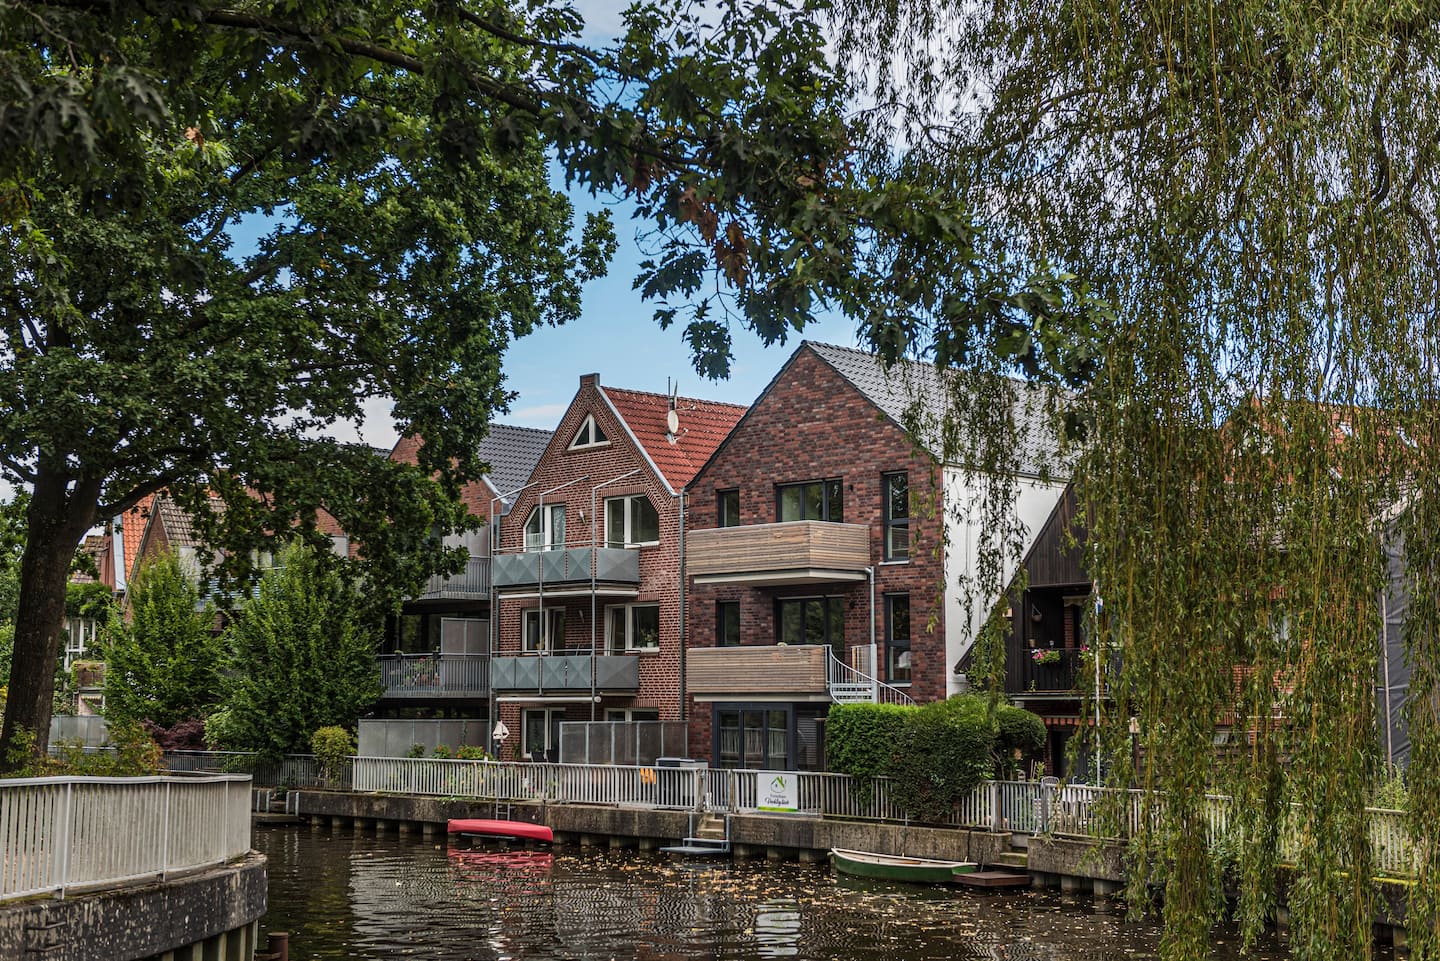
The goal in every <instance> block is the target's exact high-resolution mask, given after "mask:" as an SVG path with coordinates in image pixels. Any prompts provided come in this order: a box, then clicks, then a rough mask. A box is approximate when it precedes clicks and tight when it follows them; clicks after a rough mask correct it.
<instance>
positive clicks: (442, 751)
mask: <svg viewBox="0 0 1440 961" xmlns="http://www.w3.org/2000/svg"><path fill="white" fill-rule="evenodd" d="M430 756H431V757H438V758H440V759H441V760H442V761H448V760H450V748H449V747H447V746H446V745H444V744H437V745H435V750H434V751H432V752H431V753H430Z"/></svg>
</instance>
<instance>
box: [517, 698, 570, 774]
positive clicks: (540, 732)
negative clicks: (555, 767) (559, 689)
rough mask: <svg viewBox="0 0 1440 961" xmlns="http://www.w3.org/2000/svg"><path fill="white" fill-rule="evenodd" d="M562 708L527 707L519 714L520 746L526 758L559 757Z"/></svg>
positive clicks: (563, 717) (536, 759)
mask: <svg viewBox="0 0 1440 961" xmlns="http://www.w3.org/2000/svg"><path fill="white" fill-rule="evenodd" d="M564 719H565V712H564V711H563V710H558V709H556V710H546V709H542V708H527V709H526V710H525V711H524V712H522V713H521V715H520V747H521V750H522V752H523V753H524V756H525V759H526V760H531V761H540V760H545V761H558V760H559V759H560V722H561V721H562V720H564Z"/></svg>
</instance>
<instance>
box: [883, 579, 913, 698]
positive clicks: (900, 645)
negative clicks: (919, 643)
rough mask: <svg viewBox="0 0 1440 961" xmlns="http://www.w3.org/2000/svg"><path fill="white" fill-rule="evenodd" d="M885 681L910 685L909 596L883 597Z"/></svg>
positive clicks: (894, 595)
mask: <svg viewBox="0 0 1440 961" xmlns="http://www.w3.org/2000/svg"><path fill="white" fill-rule="evenodd" d="M885 680H887V681H889V682H891V683H892V684H909V683H910V595H909V594H886V595H885Z"/></svg>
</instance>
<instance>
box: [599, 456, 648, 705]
mask: <svg viewBox="0 0 1440 961" xmlns="http://www.w3.org/2000/svg"><path fill="white" fill-rule="evenodd" d="M638 473H640V468H638V467H636V468H634V469H633V470H628V471H626V472H625V473H623V474H620V475H618V476H616V477H612V478H610V479H609V480H607V481H602V482H600V483H599V484H596V485H595V486H594V487H592V488H590V720H592V721H593V720H595V702H596V701H597V700H598V699H599V695H598V694H596V692H595V617H596V610H595V576H596V570H597V568H599V566H600V553H599V551H600V542H599V537H600V534H599V532H598V531H597V529H596V525H597V523H598V518H597V517H596V516H595V492H596V491H598V490H599V489H600V488H602V487H608V486H609V485H611V484H614V483H616V482H618V481H622V480H624V479H625V478H627V477H634V476H635V475H636V474H638Z"/></svg>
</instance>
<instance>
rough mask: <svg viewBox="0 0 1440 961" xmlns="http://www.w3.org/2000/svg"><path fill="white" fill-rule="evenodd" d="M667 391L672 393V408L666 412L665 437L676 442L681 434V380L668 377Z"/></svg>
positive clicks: (666, 379)
mask: <svg viewBox="0 0 1440 961" xmlns="http://www.w3.org/2000/svg"><path fill="white" fill-rule="evenodd" d="M665 392H666V393H667V394H669V395H670V409H669V410H668V411H666V412H665V439H666V440H667V441H669V442H670V443H671V444H674V443H675V441H676V440H678V439H679V435H680V411H679V410H678V408H679V406H680V382H679V381H678V380H676V381H672V380H671V379H670V378H669V377H666V378H665Z"/></svg>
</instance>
